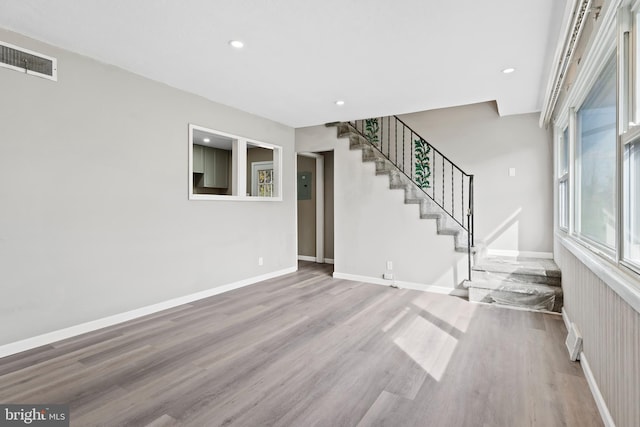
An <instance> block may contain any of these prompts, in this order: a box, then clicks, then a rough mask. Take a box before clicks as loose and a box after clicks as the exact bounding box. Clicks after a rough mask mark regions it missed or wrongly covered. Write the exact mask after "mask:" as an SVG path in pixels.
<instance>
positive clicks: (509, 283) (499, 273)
mask: <svg viewBox="0 0 640 427" xmlns="http://www.w3.org/2000/svg"><path fill="white" fill-rule="evenodd" d="M560 285H561V274H560V269H559V268H558V266H557V265H556V263H555V262H553V260H550V259H538V258H515V257H487V258H484V259H481V260H479V261H478V262H476V264H475V265H474V266H473V267H472V271H471V281H465V282H464V286H465V287H467V288H468V289H469V301H474V302H483V303H494V304H499V305H506V306H512V307H520V308H527V309H531V310H542V311H553V312H560V311H561V309H562V288H561V287H560Z"/></svg>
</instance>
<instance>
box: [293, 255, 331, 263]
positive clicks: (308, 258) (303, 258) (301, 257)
mask: <svg viewBox="0 0 640 427" xmlns="http://www.w3.org/2000/svg"><path fill="white" fill-rule="evenodd" d="M298 261H310V262H318V258H316V257H314V256H308V255H298ZM324 263H325V264H333V259H331V258H325V259H324Z"/></svg>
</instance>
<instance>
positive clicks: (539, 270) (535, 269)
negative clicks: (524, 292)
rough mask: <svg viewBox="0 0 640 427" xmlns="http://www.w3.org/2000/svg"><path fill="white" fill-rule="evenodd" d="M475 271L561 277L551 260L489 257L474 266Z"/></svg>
mask: <svg viewBox="0 0 640 427" xmlns="http://www.w3.org/2000/svg"><path fill="white" fill-rule="evenodd" d="M473 270H474V271H487V272H492V273H508V274H521V275H536V276H547V277H560V276H561V273H560V268H559V267H558V266H557V265H556V263H555V262H554V261H553V260H551V259H542V258H516V257H487V258H484V259H482V260H479V262H478V263H476V265H474V266H473Z"/></svg>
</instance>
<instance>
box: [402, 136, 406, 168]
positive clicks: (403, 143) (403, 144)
mask: <svg viewBox="0 0 640 427" xmlns="http://www.w3.org/2000/svg"><path fill="white" fill-rule="evenodd" d="M404 128H405V126H402V172H404V171H405V169H404V146H405V142H404V140H405V138H404Z"/></svg>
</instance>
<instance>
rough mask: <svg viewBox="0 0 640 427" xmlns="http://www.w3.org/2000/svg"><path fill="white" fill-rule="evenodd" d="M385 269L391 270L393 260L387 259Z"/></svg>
mask: <svg viewBox="0 0 640 427" xmlns="http://www.w3.org/2000/svg"><path fill="white" fill-rule="evenodd" d="M387 270H393V262H392V261H387Z"/></svg>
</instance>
